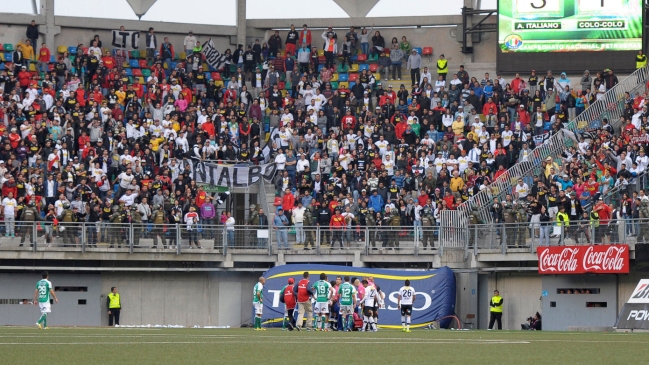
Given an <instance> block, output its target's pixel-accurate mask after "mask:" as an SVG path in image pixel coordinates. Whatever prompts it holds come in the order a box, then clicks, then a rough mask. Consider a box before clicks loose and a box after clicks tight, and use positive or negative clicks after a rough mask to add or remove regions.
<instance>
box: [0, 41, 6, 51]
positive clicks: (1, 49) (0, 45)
mask: <svg viewBox="0 0 649 365" xmlns="http://www.w3.org/2000/svg"><path fill="white" fill-rule="evenodd" d="M4 51H5V45H4V44H2V43H0V52H4Z"/></svg>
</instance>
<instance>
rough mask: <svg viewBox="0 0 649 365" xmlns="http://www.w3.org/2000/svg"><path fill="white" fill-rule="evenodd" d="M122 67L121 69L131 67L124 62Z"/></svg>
mask: <svg viewBox="0 0 649 365" xmlns="http://www.w3.org/2000/svg"><path fill="white" fill-rule="evenodd" d="M122 67H123V68H131V65H129V63H128V62H126V61H124V63H123V64H122Z"/></svg>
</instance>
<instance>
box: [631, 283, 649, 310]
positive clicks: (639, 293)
mask: <svg viewBox="0 0 649 365" xmlns="http://www.w3.org/2000/svg"><path fill="white" fill-rule="evenodd" d="M627 303H644V304H649V279H641V280H640V282H639V283H638V286H636V287H635V290H634V291H633V294H631V298H629V301H628V302H627Z"/></svg>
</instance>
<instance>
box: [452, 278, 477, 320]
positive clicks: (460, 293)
mask: <svg viewBox="0 0 649 365" xmlns="http://www.w3.org/2000/svg"><path fill="white" fill-rule="evenodd" d="M455 285H456V287H455V289H456V293H457V295H456V300H455V313H456V314H457V316H458V318H459V319H460V320H461V321H462V322H466V321H467V319H466V315H467V314H474V315H475V316H476V317H475V318H474V319H473V320H468V321H469V322H473V327H474V328H478V323H479V315H480V313H479V312H478V273H458V274H456V275H455ZM462 327H463V328H464V327H465V326H464V325H463V326H462Z"/></svg>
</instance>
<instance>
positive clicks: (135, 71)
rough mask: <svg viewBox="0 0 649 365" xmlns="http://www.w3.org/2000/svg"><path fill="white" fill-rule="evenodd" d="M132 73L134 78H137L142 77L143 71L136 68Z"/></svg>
mask: <svg viewBox="0 0 649 365" xmlns="http://www.w3.org/2000/svg"><path fill="white" fill-rule="evenodd" d="M132 72H133V76H135V77H140V76H142V70H140V69H139V68H134V69H133V71H132Z"/></svg>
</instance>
